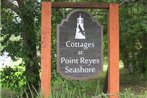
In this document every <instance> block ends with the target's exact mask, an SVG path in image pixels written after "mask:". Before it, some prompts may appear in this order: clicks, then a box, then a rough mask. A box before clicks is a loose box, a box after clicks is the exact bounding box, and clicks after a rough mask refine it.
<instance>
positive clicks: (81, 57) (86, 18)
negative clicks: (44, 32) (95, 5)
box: [57, 10, 103, 80]
mask: <svg viewBox="0 0 147 98" xmlns="http://www.w3.org/2000/svg"><path fill="white" fill-rule="evenodd" d="M102 41H103V32H102V26H101V25H100V24H98V23H97V22H96V21H95V20H94V19H93V17H92V16H91V15H90V14H89V13H87V12H85V11H83V10H74V11H72V12H71V13H70V14H69V15H68V16H67V17H66V19H63V20H62V22H61V23H60V24H58V25H57V71H58V72H59V73H60V74H61V76H62V77H65V78H69V79H76V80H81V79H91V78H97V76H98V72H99V71H100V70H102V62H103V60H102V59H103V52H102V51H103V50H102Z"/></svg>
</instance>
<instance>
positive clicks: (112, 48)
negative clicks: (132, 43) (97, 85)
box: [108, 4, 119, 98]
mask: <svg viewBox="0 0 147 98" xmlns="http://www.w3.org/2000/svg"><path fill="white" fill-rule="evenodd" d="M118 9H119V7H118V4H110V5H109V19H108V22H109V23H108V24H109V27H108V33H109V34H108V35H109V74H108V93H109V98H119V96H118V94H119V14H118V13H119V11H118Z"/></svg>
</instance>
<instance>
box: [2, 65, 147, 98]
mask: <svg viewBox="0 0 147 98" xmlns="http://www.w3.org/2000/svg"><path fill="white" fill-rule="evenodd" d="M122 66H123V65H122V63H121V62H120V67H122ZM106 68H107V64H106V63H105V64H104V70H106ZM105 76H106V71H104V72H102V73H100V74H99V77H98V79H95V80H88V81H70V80H64V79H61V78H58V79H57V80H54V81H52V96H51V97H50V98H102V96H103V98H107V94H104V93H102V89H103V85H104V79H105ZM30 91H31V90H30ZM26 95H27V93H26ZM40 95H41V94H40V92H38V97H37V98H40ZM27 96H28V95H27ZM0 98H16V93H15V92H12V91H11V90H9V89H1V97H0ZM19 98H22V97H21V96H20V97H19ZM27 98H30V97H29V96H28V97H27ZM31 98H36V97H33V95H32V97H31ZM119 98H147V80H145V79H144V77H143V75H141V74H136V75H129V73H128V71H127V70H125V69H121V70H120V95H119Z"/></svg>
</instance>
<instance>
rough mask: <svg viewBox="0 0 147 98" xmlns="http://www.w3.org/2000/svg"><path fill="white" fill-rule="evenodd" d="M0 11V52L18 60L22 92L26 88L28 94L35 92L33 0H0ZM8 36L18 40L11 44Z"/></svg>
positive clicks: (37, 31) (36, 44) (37, 22)
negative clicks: (0, 46)
mask: <svg viewBox="0 0 147 98" xmlns="http://www.w3.org/2000/svg"><path fill="white" fill-rule="evenodd" d="M2 12H3V14H2V25H3V26H2V37H3V40H2V45H3V46H4V48H3V50H2V51H7V52H9V53H10V56H11V57H12V58H13V60H16V59H17V58H22V61H23V62H22V64H21V66H22V65H23V66H24V67H25V71H24V72H23V74H22V75H23V76H24V78H25V80H26V81H25V82H26V83H25V84H26V85H25V88H26V89H25V90H26V91H28V90H29V89H28V85H30V87H31V89H32V91H34V88H35V89H36V90H39V80H40V78H39V70H40V64H39V55H38V54H37V52H39V51H38V50H39V48H40V46H39V44H40V4H39V2H38V1H37V0H2ZM12 36H15V37H19V39H18V40H17V41H11V40H10V38H11V37H12ZM12 81H13V80H12ZM32 86H33V87H32Z"/></svg>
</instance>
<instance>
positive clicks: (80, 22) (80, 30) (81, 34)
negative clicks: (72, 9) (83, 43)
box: [75, 14, 86, 39]
mask: <svg viewBox="0 0 147 98" xmlns="http://www.w3.org/2000/svg"><path fill="white" fill-rule="evenodd" d="M75 39H86V37H85V31H84V19H83V18H82V17H81V14H79V18H77V28H76V35H75Z"/></svg>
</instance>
